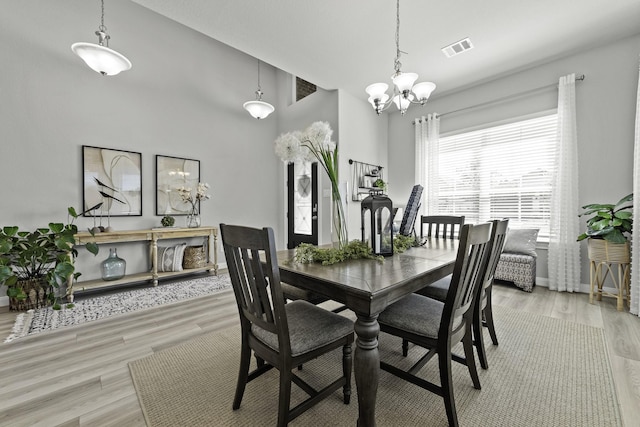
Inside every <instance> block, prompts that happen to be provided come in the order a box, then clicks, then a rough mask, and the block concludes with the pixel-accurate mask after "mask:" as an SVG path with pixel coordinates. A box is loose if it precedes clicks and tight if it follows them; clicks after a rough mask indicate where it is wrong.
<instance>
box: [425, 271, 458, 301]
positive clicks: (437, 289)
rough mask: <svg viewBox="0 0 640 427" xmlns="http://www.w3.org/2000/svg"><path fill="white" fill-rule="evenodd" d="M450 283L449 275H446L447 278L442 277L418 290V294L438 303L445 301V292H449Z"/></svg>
mask: <svg viewBox="0 0 640 427" xmlns="http://www.w3.org/2000/svg"><path fill="white" fill-rule="evenodd" d="M450 283H451V275H448V276H447V277H443V278H442V279H440V280H438V281H436V282H433V283H432V284H430V285H429V286H426V287H424V288H422V289H420V290H419V291H418V293H419V294H420V295H424V296H427V297H429V298H434V299H437V300H438V301H444V300H446V299H447V292H449V284H450Z"/></svg>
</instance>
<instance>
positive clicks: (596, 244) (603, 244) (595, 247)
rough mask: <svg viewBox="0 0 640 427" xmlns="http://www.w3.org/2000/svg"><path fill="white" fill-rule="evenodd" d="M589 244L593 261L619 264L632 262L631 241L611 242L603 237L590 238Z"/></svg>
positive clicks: (590, 257)
mask: <svg viewBox="0 0 640 427" xmlns="http://www.w3.org/2000/svg"><path fill="white" fill-rule="evenodd" d="M587 245H588V246H587V248H588V253H589V259H590V260H591V261H595V262H607V263H618V264H624V263H629V262H631V251H630V249H629V242H625V243H611V242H608V241H606V240H603V239H588V240H587Z"/></svg>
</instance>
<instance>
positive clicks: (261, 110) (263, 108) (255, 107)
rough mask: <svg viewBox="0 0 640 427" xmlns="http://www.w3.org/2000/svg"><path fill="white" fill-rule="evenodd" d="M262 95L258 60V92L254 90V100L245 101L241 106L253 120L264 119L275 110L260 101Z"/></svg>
mask: <svg viewBox="0 0 640 427" xmlns="http://www.w3.org/2000/svg"><path fill="white" fill-rule="evenodd" d="M263 94H264V92H262V89H260V60H258V90H256V100H255V101H247V102H245V103H244V104H242V106H243V107H244V109H245V110H247V111H248V112H249V114H251V116H252V117H253V118H254V119H258V120H260V119H264V118H266V117H267V116H268V115H269V114H271V113H273V111H274V110H275V108H274V107H273V105H271V104H269V103H268V102H264V101H263V100H262V95H263Z"/></svg>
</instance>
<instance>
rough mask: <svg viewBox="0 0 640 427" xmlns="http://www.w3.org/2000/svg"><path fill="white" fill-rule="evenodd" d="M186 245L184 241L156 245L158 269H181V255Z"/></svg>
mask: <svg viewBox="0 0 640 427" xmlns="http://www.w3.org/2000/svg"><path fill="white" fill-rule="evenodd" d="M186 247H187V244H186V243H182V244H179V245H175V246H167V247H162V246H158V271H182V257H183V256H184V250H185V248H186Z"/></svg>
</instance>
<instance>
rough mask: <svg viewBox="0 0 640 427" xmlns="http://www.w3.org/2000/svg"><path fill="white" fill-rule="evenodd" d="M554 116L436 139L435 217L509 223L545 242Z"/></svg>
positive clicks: (554, 139)
mask: <svg viewBox="0 0 640 427" xmlns="http://www.w3.org/2000/svg"><path fill="white" fill-rule="evenodd" d="M556 116H557V115H556V114H552V115H546V116H543V117H537V118H534V119H528V120H523V121H519V122H515V123H510V124H506V125H500V126H495V127H490V128H486V129H481V130H476V131H472V132H467V133H461V134H457V135H453V136H448V137H442V138H440V151H439V168H440V171H439V172H440V173H439V212H440V213H441V214H452V215H465V216H466V218H467V219H466V221H467V222H469V223H478V222H484V221H489V220H491V219H499V218H509V220H510V221H509V226H510V227H512V228H539V229H540V233H539V240H548V236H549V212H550V199H551V184H552V179H553V175H554V172H555V170H554V168H555V166H554V157H555V147H556Z"/></svg>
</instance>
